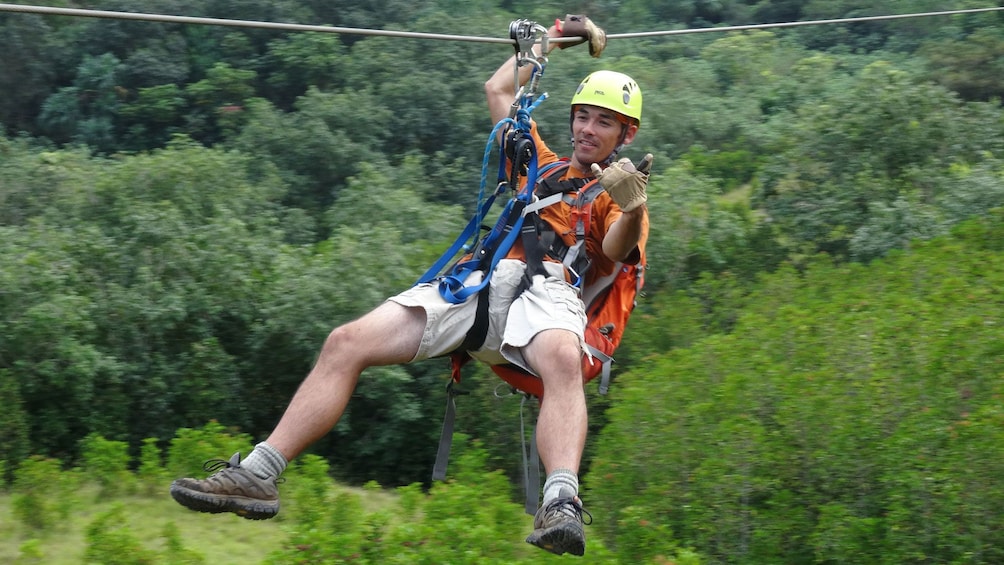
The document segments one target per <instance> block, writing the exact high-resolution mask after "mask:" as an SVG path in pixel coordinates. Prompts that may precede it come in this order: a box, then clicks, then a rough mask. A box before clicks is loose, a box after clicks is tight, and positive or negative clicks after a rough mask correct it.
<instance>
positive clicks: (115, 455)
mask: <svg viewBox="0 0 1004 565" xmlns="http://www.w3.org/2000/svg"><path fill="white" fill-rule="evenodd" d="M80 457H81V459H82V470H83V471H84V473H85V475H86V476H87V478H88V479H89V480H92V481H95V482H96V483H98V485H100V486H101V492H100V493H99V496H115V495H120V494H130V493H132V492H134V491H135V485H136V478H135V476H133V474H132V473H131V472H130V470H129V445H128V444H126V442H124V441H113V440H107V439H105V438H103V437H101V436H100V435H98V434H89V435H88V436H87V437H85V438H84V439H83V441H81V450H80Z"/></svg>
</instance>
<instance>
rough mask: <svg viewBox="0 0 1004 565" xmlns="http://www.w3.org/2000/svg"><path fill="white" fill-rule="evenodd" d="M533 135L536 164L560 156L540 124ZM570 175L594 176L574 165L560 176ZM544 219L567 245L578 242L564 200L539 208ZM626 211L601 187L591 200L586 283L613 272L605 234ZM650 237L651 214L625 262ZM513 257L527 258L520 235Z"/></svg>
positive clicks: (630, 260)
mask: <svg viewBox="0 0 1004 565" xmlns="http://www.w3.org/2000/svg"><path fill="white" fill-rule="evenodd" d="M530 135H531V137H533V141H534V143H535V144H536V147H537V166H538V168H543V167H544V166H545V165H547V164H549V163H553V162H555V161H558V160H559V157H558V155H557V154H556V153H554V152H553V151H551V149H550V148H548V147H547V144H545V143H544V142H543V140H541V138H540V134H539V133H538V132H537V124H536V123H533V124H532V127H531V129H530ZM571 178H592V174H588V173H584V172H581V171H578V170H576V169H574V168H573V167H568V169H567V170H566V171H565V174H564V175H563V176H562V177H561V180H564V179H571ZM539 214H540V217H541V219H542V220H544V221H545V222H547V223H548V224H549V225H550V226H551V228H552V229H553V230H554V232H555V233H556V234H558V235H559V236H561V238H562V239H563V240H564V242H565V244H566V245H569V246H571V245H574V244H575V225H574V223H573V220H572V207H571V206H570V205H569V204H568V203H567V202H565V201H560V202H557V203H555V204H552V205H550V206H547V207H545V208H543V209H541V210H540V211H539ZM622 214H623V212H621V209H620V207H619V206H617V204H615V203H614V201H613V199H612V198H610V195H609V194H607V193H606V191H600V193H599V194H597V195H596V198H595V200H593V203H592V219H591V220H590V222H589V233H587V234H586V254H587V255H588V256H589V259H590V260H591V262H592V266H591V267H590V269H589V273H588V276H587V277H586V284H589V283H590V282H592V281H593V280H595V279H596V278H598V277H603V276H606V275H608V274H610V273H611V272H612V271H613V268H614V265H615V262H614V261H611V260H610V259H609V258H608V257H607V256H606V255H605V254H604V253H603V238H604V237H606V235H607V232H608V231H609V230H610V226H612V225H613V223H614V222H616V221H617V219H618V218H620V217H621V215H622ZM647 238H648V216H647V215H646V216H645V219H644V225H643V227H642V236H641V239H640V240H639V241H638V246H637V248H636V249H635V250H634V251H633V252H632V253H631V256H629V257H628V258H627V259H626V260H625V262H626V263H637V262H638V261H639V260H641V257H643V252H644V250H645V242H646V240H647ZM507 257H508V258H510V259H520V260H525V254H524V253H523V243H522V241H520V240H519V239H517V240H516V244H515V245H513V248H512V250H510V252H509V254H508V255H507Z"/></svg>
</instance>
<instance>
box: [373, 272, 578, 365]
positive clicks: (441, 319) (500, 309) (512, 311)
mask: <svg viewBox="0 0 1004 565" xmlns="http://www.w3.org/2000/svg"><path fill="white" fill-rule="evenodd" d="M544 268H545V269H546V270H547V272H548V276H547V277H546V278H545V277H543V276H537V277H534V281H533V284H532V285H531V286H530V288H528V289H526V290H525V291H524V292H522V293H521V294H520V295H519V296H516V292H517V291H518V290H519V286H520V284H521V283H522V282H523V272H524V270H525V269H526V265H525V264H524V263H523V262H522V261H517V260H514V259H503V260H502V261H499V264H498V266H496V268H495V274H494V275H493V276H492V279H491V282H490V283H489V286H488V300H489V302H488V334H487V336H486V337H485V343H484V344H483V345H482V346H481V348H480V349H478V350H476V351H471V352H470V354H471V357H473V358H475V359H478V360H479V361H483V362H485V363H488V364H491V365H498V364H502V363H514V364H516V365H518V366H520V367H522V368H523V369H525V370H527V371H529V372H530V373H533V370H532V369H531V368H530V367H528V366H527V364H526V361H524V360H523V355H522V353H521V348H522V347H524V346H526V345H527V344H528V343H530V340H532V339H533V338H534V336H536V335H537V334H538V333H540V332H542V331H544V330H551V329H562V330H568V331H570V332H572V333H574V334H575V335H577V336H578V337H579V347H580V348H581V349H582V351H583V352H585V351H586V350H585V339H584V337H583V336H584V331H585V327H586V313H585V308H584V306H583V304H582V300H581V299H580V298H579V291H578V289H576V288H575V287H574V286H572V285H570V284H568V283H567V282H565V279H564V269H563V268H562V266H561V265H559V264H557V263H545V264H544ZM480 281H481V273H474V274H473V275H472V276H471V278H469V279H468V280H467V282H466V284H468V285H472V284H477V283H478V282H480ZM388 300H390V301H392V302H396V303H397V304H400V305H402V306H408V307H416V308H422V309H423V310H425V315H426V322H425V333H424V334H423V336H422V343H421V345H420V346H419V348H418V353H417V354H416V355H415V358H414V359H413V361H419V360H422V359H429V358H433V357H442V356H444V355H448V354H450V353H452V352H453V351H454V350H456V348H458V347H460V344H461V343H463V341H464V337H465V336H466V335H467V332H468V330H470V329H471V326H472V325H473V324H474V317H475V313H476V310H477V300H476V296H472V297H471V298H469V299H468V300H467V301H466V302H464V303H463V304H452V303H450V302H447V301H446V300H444V299H443V297H442V296H441V295H440V294H439V287H438V283H437V282H432V283H426V284H420V285H416V286H413V287H412V288H410V289H408V290H406V291H404V292H402V293H401V294H398V295H397V296H392V297H390V298H388Z"/></svg>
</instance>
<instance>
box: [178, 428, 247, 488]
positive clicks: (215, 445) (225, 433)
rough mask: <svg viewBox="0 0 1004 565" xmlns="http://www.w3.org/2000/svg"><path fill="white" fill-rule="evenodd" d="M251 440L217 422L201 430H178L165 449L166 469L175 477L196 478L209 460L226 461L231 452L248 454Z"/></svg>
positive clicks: (200, 474)
mask: <svg viewBox="0 0 1004 565" xmlns="http://www.w3.org/2000/svg"><path fill="white" fill-rule="evenodd" d="M250 448H251V437H250V436H248V435H247V434H243V433H238V432H234V431H232V430H229V429H227V428H226V427H224V426H223V425H222V424H220V423H219V422H215V421H214V422H209V423H208V424H206V425H205V426H203V427H202V428H198V429H193V428H182V429H180V430H178V432H177V435H176V436H175V437H174V439H172V440H171V446H170V447H169V448H168V455H167V470H168V472H169V473H170V474H171V475H172V476H175V477H183V476H184V477H192V476H195V477H200V476H202V475H204V474H205V473H204V471H203V468H202V466H203V465H204V464H205V462H206V461H209V460H211V459H229V458H230V456H231V455H233V454H234V452H237V451H240V452H242V455H243V456H246V455H247V454H248V453H250Z"/></svg>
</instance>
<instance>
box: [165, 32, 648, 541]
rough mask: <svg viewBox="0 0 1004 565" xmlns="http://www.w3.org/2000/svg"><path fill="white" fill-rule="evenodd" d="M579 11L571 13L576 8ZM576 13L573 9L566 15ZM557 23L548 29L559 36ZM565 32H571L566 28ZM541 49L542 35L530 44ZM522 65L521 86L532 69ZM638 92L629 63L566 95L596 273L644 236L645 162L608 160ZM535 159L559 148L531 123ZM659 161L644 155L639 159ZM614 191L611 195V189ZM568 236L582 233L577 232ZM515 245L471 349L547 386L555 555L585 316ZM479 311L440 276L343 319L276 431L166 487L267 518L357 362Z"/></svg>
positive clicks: (562, 227) (539, 530) (538, 528)
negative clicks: (623, 70)
mask: <svg viewBox="0 0 1004 565" xmlns="http://www.w3.org/2000/svg"><path fill="white" fill-rule="evenodd" d="M570 18H571V17H570ZM577 18H580V19H577V20H574V22H575V23H578V24H582V23H583V22H585V23H586V25H585V26H584V27H581V26H580V27H579V29H578V30H577V31H575V32H573V35H577V36H581V37H583V39H585V40H586V41H588V42H589V44H590V50H591V52H593V54H594V55H598V52H599V51H600V50H602V44H603V41H604V40H603V36H602V30H599V28H596V27H595V26H594V25H592V23H591V22H588V20H587V19H584V18H582V17H577ZM569 21H570V20H569V19H566V23H568V22H569ZM560 28H561V26H560V25H559V24H557V23H556V25H555V26H553V27H552V28H551V29H549V30H548V35H549V36H550V37H561V36H562V31H561V29H560ZM566 31H567V30H566ZM534 49H535V50H537V51H536V52H537V54H539V53H540V51H539V49H540V46H539V45H537V46H534ZM514 64H515V61H514V59H510V60H509V61H508V62H506V63H505V64H503V65H502V66H501V67H500V68H499V69H498V70H497V71H496V72H495V74H494V75H493V76H492V77H491V78H490V79H489V80H488V81H487V82H486V83H485V92H486V95H487V98H488V107H489V110H490V113H491V118H492V120H493V121H494V122H496V123H497V122H498V121H499V120H500V119H502V118H504V117H505V116H507V115H508V112H509V109H510V107H511V104H512V102H513V92H514V85H513V84H512V83H513V70H512V69H513V67H514ZM529 74H530V70H529V67H521V68H520V70H519V81H520V83H521V84H523V83H525V82H526V81H527V80H528V79H529ZM640 116H641V92H640V91H639V89H638V86H637V84H635V83H634V81H633V80H631V79H630V78H629V77H627V76H626V75H621V74H619V73H611V72H607V71H600V72H598V73H593V74H592V75H590V76H589V77H587V78H586V79H585V80H584V81H583V82H582V84H581V85H580V87H579V90H578V92H577V93H576V95H575V97H574V98H573V100H572V110H571V131H572V140H573V144H574V145H573V152H572V156H571V158H570V160H569V167H568V169H567V172H566V173H565V176H566V177H568V178H576V177H579V178H581V177H591V176H594V175H597V174H598V176H599V178H600V179H601V182H602V183H603V184H604V188H605V190H606V191H607V192H604V193H601V194H600V196H598V197H597V199H596V201H595V202H594V204H593V206H592V209H593V211H594V212H593V220H592V222H591V229H590V234H589V238H588V239H587V252H588V254H589V256H590V259H591V261H592V265H591V267H590V271H589V272H590V274H591V276H601V275H603V274H605V273H604V270H606V272H607V273H609V272H610V269H612V266H613V265H614V263H615V262H617V261H626V262H631V261H635V262H637V260H638V258H639V257H640V253H641V248H642V247H643V246H644V243H645V242H644V239H645V236H646V234H647V228H648V216H647V211H646V207H645V200H646V196H645V186H646V183H647V171H643V172H638V171H635V170H634V167H633V166H632V165H631V163H630V161H628V160H626V159H623V160H621V161H620V162H618V163H615V164H614V165H612V166H610V163H611V161H612V160H613V158H614V156H615V155H616V153H617V151H618V150H619V149H620V148H621V147H622V146H624V145H626V144H628V143H630V142H631V141H632V140H633V139H634V137H635V134H636V133H637V131H638V125H639V123H640ZM532 135H533V136H534V138H535V142H536V143H537V148H538V160H539V163H540V165H544V164H547V163H548V162H553V161H556V160H558V157H557V156H556V155H555V154H554V152H552V151H551V150H550V149H548V148H547V147H546V145H544V143H543V142H542V141H540V139H539V137H537V134H536V128H535V127H534V128H533V132H532ZM650 161H651V156H648V157H647V158H646V161H645V166H644V167H642V168H643V169H645V168H647V166H648V164H649V163H650ZM608 193H609V194H608ZM540 217H541V219H543V220H544V221H545V222H547V223H548V224H549V225H550V226H551V227H552V228H553V229H554V230H555V232H556V233H558V234H562V235H566V236H567V235H568V234H569V233H572V234H574V230H572V231H571V232H569V230H568V226H569V225H571V219H570V209H569V206H568V205H567V204H565V203H557V204H554V205H552V206H549V207H547V208H544V209H543V210H542V211H541V212H540ZM572 237H573V239H574V235H572ZM522 258H523V255H522V246H521V245H520V244H519V243H517V245H516V246H515V247H514V249H513V250H512V252H511V253H510V254H509V255H508V256H507V258H506V259H504V260H502V261H500V262H499V265H498V267H497V268H496V270H495V271H494V272H493V273H492V277H491V282H490V287H489V301H490V302H489V304H490V306H489V312H490V314H489V328H488V335H487V337H486V339H485V341H484V344H483V345H482V346H481V347H480V348H479V349H477V350H476V351H471V352H470V354H471V356H472V357H474V358H476V359H479V360H481V361H484V362H487V363H490V364H502V363H512V364H515V365H517V366H519V367H521V368H522V369H524V370H526V371H528V372H529V373H531V374H533V375H535V376H537V377H539V378H540V379H541V381H542V383H543V390H544V392H545V394H544V395H543V396H542V399H541V400H542V402H541V408H540V413H539V417H538V422H537V431H536V435H537V447H538V451H539V453H540V458H541V461H542V462H543V464H544V467H545V470H546V471H547V479H546V482H545V484H544V493H543V503H542V506H541V508H540V510H539V511H538V512H537V514H536V516H535V517H534V531H533V533H531V534H530V536H529V537H528V538H527V540H526V541H527V542H529V543H532V544H534V545H537V546H539V547H542V548H544V549H546V550H548V551H551V552H553V553H556V554H558V555H561V554H563V553H572V554H575V555H582V554H583V553H584V551H585V534H584V531H583V519H582V515H583V512H584V510H583V508H582V504H581V501H580V500H579V498H578V469H579V464H580V460H581V457H582V452H583V449H584V447H585V441H586V430H587V415H586V398H585V391H584V386H583V385H584V383H583V376H582V365H581V363H582V358H583V355H584V352H585V344H584V338H583V335H584V328H585V324H586V315H585V312H584V307H583V304H582V301H581V300H580V298H579V290H578V289H577V288H576V287H574V286H573V285H572V284H570V283H569V282H568V280H569V274H568V273H567V272H566V270H565V268H564V267H563V266H562V265H561V263H558V262H553V261H548V262H546V263H545V268H546V271H547V275H546V276H543V275H538V276H536V277H534V278H533V281H532V284H530V285H528V287H527V288H525V289H524V288H523V286H522V285H521V283H522V282H523V274H524V271H525V268H526V265H525V263H524V262H523V260H522ZM475 310H476V299H473V298H472V299H471V300H468V301H466V302H465V303H463V304H453V303H450V302H448V301H446V300H444V299H443V298H442V297H441V295H440V294H439V291H438V288H437V285H436V283H435V282H433V283H429V284H419V285H416V286H414V287H412V288H411V289H408V290H407V291H405V292H403V293H401V294H399V295H397V296H394V297H391V298H389V299H388V300H387V301H386V302H384V303H383V304H381V305H380V306H378V307H377V308H375V309H374V310H372V311H371V312H369V313H368V314H366V315H364V316H362V317H361V318H359V319H357V320H354V321H352V322H349V323H347V324H345V325H343V326H340V327H338V328H335V329H334V330H333V331H332V332H331V334H330V335H329V336H328V338H327V340H326V341H325V342H324V345H323V347H322V349H321V353H320V355H319V357H318V359H317V362H316V364H315V366H314V368H313V369H312V370H311V372H310V373H309V374H308V375H307V377H306V379H305V380H304V381H303V383H302V384H301V385H300V388H299V389H298V390H297V392H296V394H295V395H294V396H293V399H292V400H291V402H290V404H289V406H288V407H287V409H286V412H285V414H284V415H283V417H282V418H281V420H280V421H279V423H278V425H277V426H276V428H275V429H274V430H273V431H272V433H271V434H270V435H269V436H268V438H267V439H266V440H265V441H264V442H262V443H259V444H258V445H256V446H255V448H254V450H253V451H252V452H251V454H250V455H249V456H248V457H247V458H246V459H245V460H244V461H241V459H240V454H234V456H233V457H232V458H231V459H230V461H229V462H223V461H221V462H220V467H221V470H219V471H218V472H216V473H215V474H214V475H212V476H210V477H209V478H207V479H204V480H197V479H188V478H186V479H178V480H176V481H175V482H174V483H173V484H172V485H171V495H172V496H173V497H174V498H175V500H177V501H178V502H179V503H181V504H182V505H184V506H186V507H188V508H191V509H193V510H198V511H201V512H234V513H236V514H238V515H241V516H243V517H245V518H249V519H265V518H271V517H272V516H274V515H275V514H276V513H277V512H278V510H279V498H278V490H277V488H276V479H277V478H278V476H279V475H280V474H281V473H282V472H283V471H284V470H285V468H286V465H287V463H288V461H290V460H292V459H293V458H294V457H296V456H298V455H299V454H301V453H302V452H303V451H304V450H305V449H306V448H307V447H308V446H309V445H310V444H311V443H313V442H314V441H316V440H318V439H319V438H321V437H322V436H323V435H324V434H326V433H327V432H328V431H329V430H330V429H331V428H332V427H334V425H335V424H336V423H337V422H338V419H339V418H340V417H341V415H342V413H343V412H344V410H345V407H346V404H347V403H348V401H349V398H350V396H351V394H352V391H353V390H354V388H355V386H356V383H357V382H358V379H359V375H360V373H361V372H362V371H363V369H365V368H367V367H371V366H377V365H389V364H398V363H408V362H412V361H417V360H421V359H428V358H432V357H441V356H445V355H448V354H450V353H452V352H453V351H454V350H455V349H456V348H457V347H459V346H460V344H461V343H462V342H463V341H464V338H465V336H466V333H467V331H468V329H470V327H471V325H472V323H473V320H474V313H475Z"/></svg>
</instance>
